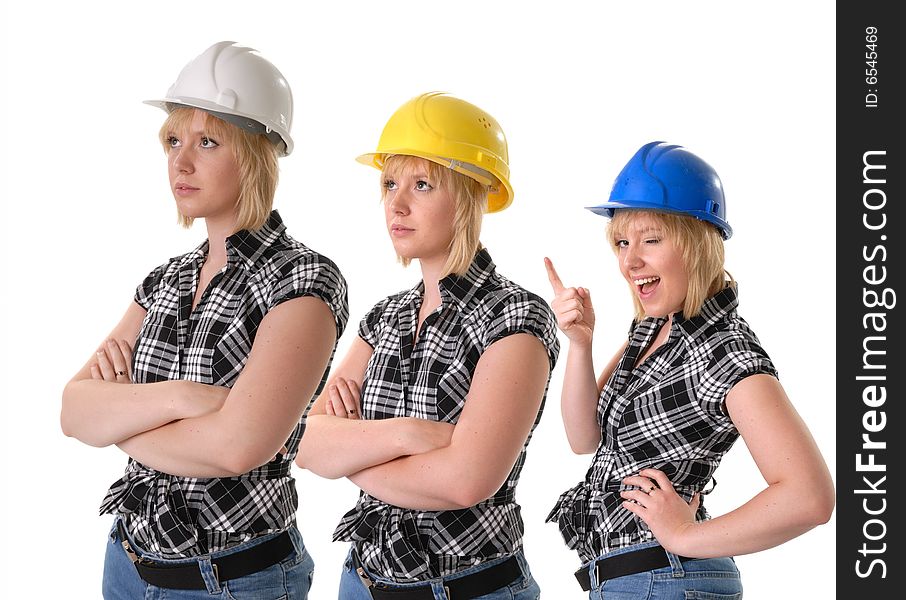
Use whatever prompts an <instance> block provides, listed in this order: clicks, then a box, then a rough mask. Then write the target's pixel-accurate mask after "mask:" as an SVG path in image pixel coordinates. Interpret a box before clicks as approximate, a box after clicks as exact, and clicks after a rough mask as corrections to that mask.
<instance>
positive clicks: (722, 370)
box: [698, 336, 778, 415]
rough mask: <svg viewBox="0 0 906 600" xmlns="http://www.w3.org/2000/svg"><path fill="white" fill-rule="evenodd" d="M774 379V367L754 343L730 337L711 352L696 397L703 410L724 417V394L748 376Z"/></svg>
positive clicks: (725, 395)
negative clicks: (717, 413)
mask: <svg viewBox="0 0 906 600" xmlns="http://www.w3.org/2000/svg"><path fill="white" fill-rule="evenodd" d="M761 373H763V374H766V375H770V376H772V377H778V375H777V369H775V368H774V363H773V362H772V361H771V358H770V357H769V356H768V355H767V353H766V352H765V351H764V349H763V348H762V347H761V345H760V344H759V343H758V341H757V340H751V339H746V338H745V337H738V336H733V337H729V338H725V339H722V340H720V343H717V344H715V345H714V346H713V347H712V349H711V360H710V362H709V363H708V366H707V367H706V368H705V370H704V372H703V373H702V376H701V380H700V381H699V387H698V394H699V398H700V400H702V402H703V403H704V404H705V406H706V408H707V409H708V410H710V411H712V412H719V413H720V414H721V415H726V414H727V406H726V399H727V394H728V393H730V390H731V389H733V386H734V385H736V384H737V383H739V382H740V381H742V380H743V379H745V378H746V377H749V376H750V375H757V374H761Z"/></svg>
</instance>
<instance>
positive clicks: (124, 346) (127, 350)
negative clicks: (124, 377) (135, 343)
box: [119, 340, 132, 381]
mask: <svg viewBox="0 0 906 600" xmlns="http://www.w3.org/2000/svg"><path fill="white" fill-rule="evenodd" d="M119 344H120V352H122V353H123V358H125V359H126V373H127V374H128V375H129V381H132V346H131V345H130V344H129V342H127V341H126V340H120V342H119Z"/></svg>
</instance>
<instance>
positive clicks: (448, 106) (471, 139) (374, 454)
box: [297, 93, 559, 600]
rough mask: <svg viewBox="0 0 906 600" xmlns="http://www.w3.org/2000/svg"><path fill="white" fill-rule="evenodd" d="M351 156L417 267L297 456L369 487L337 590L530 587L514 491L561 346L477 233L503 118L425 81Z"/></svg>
mask: <svg viewBox="0 0 906 600" xmlns="http://www.w3.org/2000/svg"><path fill="white" fill-rule="evenodd" d="M359 160H360V162H363V163H365V164H367V165H370V166H374V167H377V168H379V169H380V170H381V196H382V199H383V207H384V215H385V219H386V223H385V227H386V228H387V233H388V234H389V235H390V239H391V241H392V243H393V247H394V250H395V251H396V254H397V256H398V257H399V259H400V261H401V262H402V263H403V264H408V263H409V262H410V261H413V260H418V262H419V266H420V269H421V276H422V277H421V281H419V282H418V284H417V285H415V286H414V287H412V288H411V289H409V290H405V291H403V292H400V293H398V294H395V295H392V296H390V297H388V298H385V299H383V300H381V301H380V302H378V303H377V304H376V305H375V306H374V308H373V309H372V310H371V311H369V313H368V314H367V315H365V318H364V319H362V321H361V323H360V325H359V331H358V333H359V337H357V338H356V339H355V341H354V342H353V344H352V346H351V347H350V349H349V352H348V353H347V355H346V357H345V358H344V359H343V361H342V363H341V364H340V365H339V367H337V369H336V371H335V373H333V374H332V376H331V379H330V381H329V382H328V384H327V390H328V393H327V394H323V395H322V396H321V397H320V398H318V400H317V401H316V402H315V404H314V406H313V408H312V411H311V414H310V416H309V421H308V429H307V430H306V434H305V438H304V439H303V440H302V446H301V448H300V452H299V456H298V458H297V463H298V464H299V465H300V466H302V467H304V468H307V469H310V470H311V471H314V472H316V473H318V474H320V475H323V476H326V477H333V478H336V477H348V478H349V479H350V480H351V481H352V482H353V483H355V484H356V485H357V486H359V488H361V490H362V492H361V495H360V497H359V500H358V503H357V504H356V506H355V508H353V509H352V510H351V511H349V512H348V513H347V514H346V515H345V516H344V517H343V519H342V521H341V523H340V524H339V526H338V527H337V530H336V532H335V533H334V539H335V540H343V541H349V542H352V548H351V551H350V555H349V558H348V559H347V562H346V564H345V567H344V569H343V573H342V576H341V582H340V598H342V599H344V600H351V599H359V598H361V599H368V598H374V599H378V600H382V599H386V600H393V599H396V598H399V599H402V598H406V599H409V600H415V599H417V598H425V599H429V598H430V599H433V598H447V597H452V598H456V599H457V600H466V599H470V598H503V597H506V598H519V599H525V600H527V599H534V598H537V597H538V594H539V590H538V586H537V584H536V583H535V581H534V579H533V578H532V575H531V572H530V570H529V568H528V565H527V563H526V560H525V557H524V555H523V551H522V531H523V524H522V519H521V516H520V509H519V505H518V504H517V503H516V501H515V488H516V484H517V482H518V480H519V474H520V472H521V470H522V466H523V462H524V460H525V450H526V447H527V445H528V442H529V439H530V438H531V433H532V431H533V429H534V427H535V425H536V424H537V423H538V419H539V418H540V416H541V407H542V405H543V400H544V396H545V394H546V392H547V383H548V381H549V379H550V372H551V369H552V368H553V366H554V364H555V362H556V359H557V354H558V352H559V346H558V343H557V337H556V327H555V323H554V320H553V314H552V313H551V312H550V309H549V308H548V307H547V305H546V303H545V302H544V301H543V300H542V299H541V298H539V297H538V296H536V295H534V294H532V293H530V292H528V291H526V290H525V289H523V288H521V287H520V286H518V285H516V284H514V283H512V282H510V281H508V280H506V279H505V278H503V277H501V276H500V275H499V274H498V273H497V271H496V268H495V266H494V262H493V261H492V260H491V256H490V254H489V253H488V251H487V250H486V249H485V248H483V247H482V245H481V243H480V242H479V233H480V231H481V221H482V215H483V213H485V212H494V211H499V210H502V209H503V208H505V207H506V206H508V205H509V204H510V202H511V200H512V197H513V191H512V188H511V186H510V183H509V166H508V165H507V147H506V140H505V138H504V135H503V131H502V130H501V129H500V126H499V125H498V124H497V122H496V121H495V120H494V119H493V118H492V117H491V116H490V115H489V114H487V113H486V112H484V111H483V110H481V109H479V108H478V107H476V106H474V105H472V104H470V103H468V102H465V101H463V100H461V99H459V98H454V97H452V96H449V95H446V94H437V93H433V94H423V95H421V96H418V97H416V98H413V99H412V100H410V101H409V102H407V103H405V104H404V105H403V106H402V107H401V108H400V109H399V110H397V112H396V113H395V114H394V115H393V116H392V117H391V118H390V120H389V121H388V123H387V125H386V127H385V128H384V131H383V133H382V135H381V138H380V141H379V143H378V149H377V151H376V152H374V153H372V154H367V155H364V156H362V157H359ZM445 594H446V595H445Z"/></svg>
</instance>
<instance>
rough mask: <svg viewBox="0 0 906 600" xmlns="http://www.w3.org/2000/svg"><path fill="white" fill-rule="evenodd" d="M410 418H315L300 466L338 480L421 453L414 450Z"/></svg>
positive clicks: (308, 424) (307, 431) (308, 427)
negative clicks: (402, 457)
mask: <svg viewBox="0 0 906 600" xmlns="http://www.w3.org/2000/svg"><path fill="white" fill-rule="evenodd" d="M411 433H414V432H410V427H409V423H408V419H407V418H394V419H377V420H362V419H344V418H340V417H335V416H331V415H311V416H309V417H308V421H307V422H306V426H305V433H304V434H303V436H302V441H301V442H299V454H298V456H297V458H296V464H297V465H299V466H300V467H302V468H304V469H308V470H309V471H311V472H313V473H316V474H318V475H320V476H321V477H326V478H328V479H337V478H339V477H347V476H349V475H351V474H352V473H358V472H359V471H362V470H363V469H367V468H369V467H373V466H375V465H380V464H383V463H386V462H387V461H391V460H393V459H395V458H398V457H400V456H406V455H408V454H412V453H415V452H417V451H419V450H418V449H417V448H415V447H413V444H412V443H411V442H412V439H411V438H412V436H411V435H410V434H411Z"/></svg>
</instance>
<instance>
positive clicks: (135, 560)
mask: <svg viewBox="0 0 906 600" xmlns="http://www.w3.org/2000/svg"><path fill="white" fill-rule="evenodd" d="M120 544H121V545H122V546H123V550H124V551H125V552H126V556H128V557H129V560H130V561H132V564H133V565H136V564H138V565H146V564H147V565H150V564H153V561H150V560H148V559H147V558H145V557H143V556H139V555H138V554H136V553H135V550H133V549H132V544H130V543H129V540H127V539H126V538H125V537H123V539H122V541H121V542H120Z"/></svg>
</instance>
